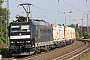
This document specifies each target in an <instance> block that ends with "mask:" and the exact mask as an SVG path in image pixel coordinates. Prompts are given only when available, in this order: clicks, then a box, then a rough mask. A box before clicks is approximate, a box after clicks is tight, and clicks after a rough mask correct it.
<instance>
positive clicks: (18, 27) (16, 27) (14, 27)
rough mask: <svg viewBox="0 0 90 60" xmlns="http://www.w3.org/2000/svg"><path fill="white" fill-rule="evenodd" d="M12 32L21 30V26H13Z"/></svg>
mask: <svg viewBox="0 0 90 60" xmlns="http://www.w3.org/2000/svg"><path fill="white" fill-rule="evenodd" d="M11 32H20V26H19V25H16V26H11Z"/></svg>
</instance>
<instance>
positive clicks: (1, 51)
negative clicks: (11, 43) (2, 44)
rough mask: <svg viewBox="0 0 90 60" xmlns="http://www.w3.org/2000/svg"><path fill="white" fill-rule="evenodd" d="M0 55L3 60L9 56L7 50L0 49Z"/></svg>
mask: <svg viewBox="0 0 90 60" xmlns="http://www.w3.org/2000/svg"><path fill="white" fill-rule="evenodd" d="M0 54H1V55H2V57H3V58H6V57H9V56H10V53H9V50H8V48H0Z"/></svg>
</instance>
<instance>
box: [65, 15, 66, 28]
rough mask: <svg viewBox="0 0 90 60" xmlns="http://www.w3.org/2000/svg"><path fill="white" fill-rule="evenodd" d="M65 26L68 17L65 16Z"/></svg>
mask: <svg viewBox="0 0 90 60" xmlns="http://www.w3.org/2000/svg"><path fill="white" fill-rule="evenodd" d="M65 26H66V16H65Z"/></svg>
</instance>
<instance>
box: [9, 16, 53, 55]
mask: <svg viewBox="0 0 90 60" xmlns="http://www.w3.org/2000/svg"><path fill="white" fill-rule="evenodd" d="M52 40H53V32H52V27H51V26H50V25H49V23H47V22H45V21H44V20H35V19H32V20H30V19H29V21H28V22H27V21H25V17H21V19H19V20H18V21H14V22H11V23H10V25H9V52H10V53H11V54H12V55H17V54H19V55H23V54H25V55H26V54H27V55H29V54H30V52H32V51H34V52H35V53H37V52H40V51H41V50H45V51H47V50H48V49H49V48H53V47H54V44H53V41H52Z"/></svg>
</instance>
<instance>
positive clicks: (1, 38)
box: [0, 0, 6, 45]
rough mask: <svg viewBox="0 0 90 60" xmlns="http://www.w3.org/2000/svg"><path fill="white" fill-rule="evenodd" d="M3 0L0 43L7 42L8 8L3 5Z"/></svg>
mask: <svg viewBox="0 0 90 60" xmlns="http://www.w3.org/2000/svg"><path fill="white" fill-rule="evenodd" d="M2 3H3V0H0V45H4V44H5V43H6V8H3V7H2Z"/></svg>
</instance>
